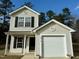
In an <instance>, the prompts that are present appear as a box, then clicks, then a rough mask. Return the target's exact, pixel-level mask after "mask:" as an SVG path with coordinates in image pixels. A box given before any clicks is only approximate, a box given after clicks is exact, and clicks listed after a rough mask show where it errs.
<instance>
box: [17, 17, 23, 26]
mask: <svg viewBox="0 0 79 59" xmlns="http://www.w3.org/2000/svg"><path fill="white" fill-rule="evenodd" d="M23 26H24V17H18V27H23Z"/></svg>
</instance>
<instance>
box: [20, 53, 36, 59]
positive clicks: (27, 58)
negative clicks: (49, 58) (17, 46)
mask: <svg viewBox="0 0 79 59" xmlns="http://www.w3.org/2000/svg"><path fill="white" fill-rule="evenodd" d="M21 59H35V57H34V55H33V54H26V55H24V56H23V57H22V58H21Z"/></svg>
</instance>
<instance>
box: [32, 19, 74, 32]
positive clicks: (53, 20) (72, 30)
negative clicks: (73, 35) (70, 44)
mask: <svg viewBox="0 0 79 59" xmlns="http://www.w3.org/2000/svg"><path fill="white" fill-rule="evenodd" d="M51 22H55V23H56V24H58V25H60V26H62V27H64V28H66V29H68V30H70V32H75V30H74V29H72V28H70V27H68V26H66V25H64V24H62V23H60V22H58V21H56V20H55V19H52V20H50V21H49V22H47V23H45V24H43V25H42V26H40V27H37V28H36V29H34V30H33V31H34V32H36V31H37V30H39V29H41V28H43V27H44V26H46V25H48V24H50V23H51Z"/></svg>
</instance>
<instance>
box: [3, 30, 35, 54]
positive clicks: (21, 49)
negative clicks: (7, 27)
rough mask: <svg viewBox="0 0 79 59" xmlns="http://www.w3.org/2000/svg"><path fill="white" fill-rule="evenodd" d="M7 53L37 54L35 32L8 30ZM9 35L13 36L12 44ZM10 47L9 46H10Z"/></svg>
mask: <svg viewBox="0 0 79 59" xmlns="http://www.w3.org/2000/svg"><path fill="white" fill-rule="evenodd" d="M6 35H7V38H6V45H5V55H25V54H29V53H34V54H35V49H36V48H35V34H34V33H31V32H7V33H6ZM9 36H11V39H10V44H8V42H9ZM8 47H9V48H8Z"/></svg>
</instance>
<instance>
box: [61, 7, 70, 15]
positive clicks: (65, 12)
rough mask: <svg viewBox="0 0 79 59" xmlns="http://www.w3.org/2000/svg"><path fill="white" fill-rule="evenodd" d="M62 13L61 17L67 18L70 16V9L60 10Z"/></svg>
mask: <svg viewBox="0 0 79 59" xmlns="http://www.w3.org/2000/svg"><path fill="white" fill-rule="evenodd" d="M62 12H63V15H64V16H68V15H70V14H71V12H70V9H69V8H64V9H63V10H62Z"/></svg>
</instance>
